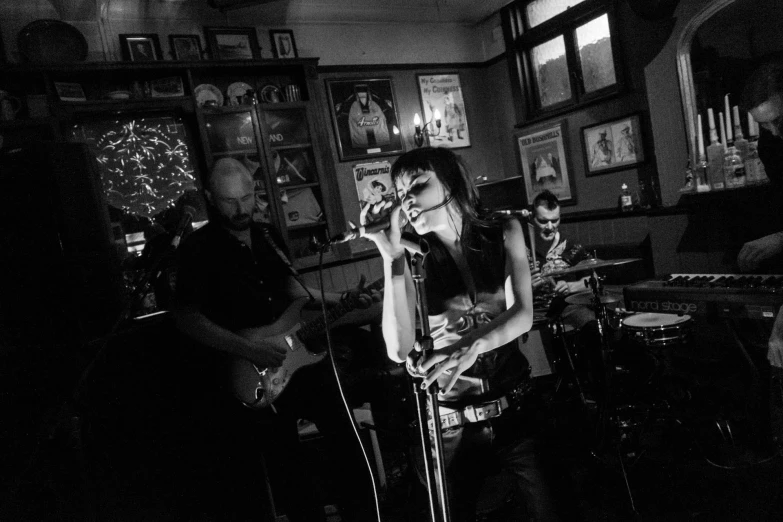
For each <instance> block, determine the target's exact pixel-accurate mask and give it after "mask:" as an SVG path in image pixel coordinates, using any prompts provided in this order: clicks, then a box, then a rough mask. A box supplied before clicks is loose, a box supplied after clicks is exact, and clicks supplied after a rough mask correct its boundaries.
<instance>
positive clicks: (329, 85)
mask: <svg viewBox="0 0 783 522" xmlns="http://www.w3.org/2000/svg"><path fill="white" fill-rule="evenodd" d="M326 90H327V95H328V98H329V110H330V113H331V115H332V122H333V123H334V134H335V141H336V145H337V152H338V154H339V157H340V161H351V160H355V159H360V158H372V157H375V156H390V155H393V154H400V153H402V152H404V149H403V144H402V136H401V135H400V132H399V126H398V125H399V124H398V122H399V116H398V115H397V100H396V98H395V96H394V85H393V83H392V79H391V78H345V79H334V80H329V79H328V80H326Z"/></svg>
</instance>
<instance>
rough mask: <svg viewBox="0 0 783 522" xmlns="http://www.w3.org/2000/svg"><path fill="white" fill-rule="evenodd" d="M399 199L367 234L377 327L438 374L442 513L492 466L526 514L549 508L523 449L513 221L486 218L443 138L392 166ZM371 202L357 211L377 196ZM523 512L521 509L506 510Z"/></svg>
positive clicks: (522, 306)
mask: <svg viewBox="0 0 783 522" xmlns="http://www.w3.org/2000/svg"><path fill="white" fill-rule="evenodd" d="M392 181H393V182H394V184H395V187H396V189H397V194H398V196H399V200H400V202H401V205H400V206H399V207H396V208H395V209H394V210H393V211H392V214H391V223H392V225H391V227H390V228H389V230H387V231H383V232H378V233H375V234H369V235H368V237H369V238H370V239H372V240H373V241H374V242H375V243H376V245H377V246H378V249H379V250H380V253H381V255H382V257H383V260H384V267H385V268H384V270H385V277H386V284H385V292H384V305H383V335H384V339H385V341H386V347H387V351H388V355H389V357H390V358H391V359H393V360H395V361H397V362H403V361H407V367H408V371H409V372H411V373H412V374H414V375H416V376H422V377H424V380H423V384H422V386H423V387H427V386H430V385H431V384H432V383H433V382H436V381H437V383H438V386H439V388H440V393H439V397H438V399H439V404H440V412H439V413H440V417H441V426H443V432H442V434H443V453H444V455H443V457H444V461H445V463H446V466H445V467H446V478H447V484H448V489H449V497H450V499H451V500H450V505H451V515H452V519H453V520H455V521H462V520H465V521H467V520H473V519H474V517H475V511H476V501H477V497H478V493H479V491H480V489H481V487H480V486H481V484H482V481H483V479H484V478H485V477H486V476H487V474H488V473H493V474H494V473H496V471H497V469H498V468H500V469H502V470H503V471H505V472H507V473H508V474H510V476H513V477H514V478H515V479H516V480H515V484H516V487H517V490H518V493H519V495H517V498H522V499H524V501H525V502H524V504H525V505H526V508H527V511H528V516H529V517H530V518H532V519H533V520H536V521H542V520H556V519H557V518H556V516H555V512H554V509H553V507H552V504H551V501H550V497H549V492H548V489H547V487H546V486H545V484H544V479H543V476H542V473H541V471H540V468H539V467H538V462H537V459H536V454H535V452H534V442H533V433H534V431H535V429H534V428H535V418H534V416H533V413H534V411H533V410H534V409H533V408H532V407H531V403H532V401H531V395H532V394H531V388H532V386H531V382H530V367H529V365H528V362H527V360H526V359H525V357H524V355H522V353H521V352H520V351H519V349H518V346H517V343H516V339H517V338H518V337H519V336H521V335H522V334H523V333H525V332H527V331H528V330H530V328H531V326H532V323H533V304H532V290H531V283H530V268H529V265H528V260H527V256H526V249H525V239H524V234H523V227H522V225H521V224H520V223H519V221H518V220H517V219H516V218H510V219H502V220H500V219H492V218H491V217H490V216H488V215H487V214H486V212H485V211H484V210H483V209H482V208H481V206H480V202H479V199H478V191H477V189H476V187H475V186H474V185H473V183H472V182H471V181H470V177H469V176H468V173H467V172H466V170H465V168H464V166H463V164H462V162H461V161H460V159H459V158H458V157H457V156H456V155H455V154H454V153H453V152H451V151H450V150H448V149H444V148H427V147H425V148H419V149H416V150H413V151H411V152H408V153H406V154H404V155H403V156H401V157H400V158H399V159H398V160H397V161H396V162H395V163H394V166H393V167H392ZM388 206H389V204H388V203H385V204H380V205H376V206H375V207H374V208H373V210H370V211H365V212H364V213H363V216H362V220H363V222H364V223H363V224H367V223H368V222H371V218H372V216H373V214H372V212H373V211H375V212H378V211H380V210H381V208H384V207H385V208H388ZM400 213H403V214H404V218H405V219H406V221H407V223H408V226H406V231H410V230H411V229H412V231H413V232H414V238H413V239H414V241H413V242H414V243H415V242H416V241H422V240H424V241H426V243H427V244H428V246H429V254H428V255H427V256H426V257H425V261H424V269H425V273H426V280H425V290H426V299H427V305H428V308H429V318H428V319H429V324H430V328H431V335H432V338H433V340H434V347H435V350H434V355H432V356H431V357H429V358H428V359H423V358H418V357H416V356H417V354H418V352H415V351H414V350H413V348H414V344H415V337H416V334H415V324H416V323H415V316H414V314H415V289H414V284H413V279H412V277H411V272H410V267H409V266H408V262H407V259H406V253H405V247H404V246H403V245H404V244H405V243H406V240H405V239H402V231H401V228H400V219H401V216H400ZM513 519H514V520H522V519H523V518H521V516H520V518H516V517H515V518H513Z"/></svg>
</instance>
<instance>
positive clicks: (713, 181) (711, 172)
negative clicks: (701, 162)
mask: <svg viewBox="0 0 783 522" xmlns="http://www.w3.org/2000/svg"><path fill="white" fill-rule="evenodd" d="M707 119H708V120H709V125H710V144H709V145H707V179H708V180H709V181H710V185H712V188H713V190H720V189H723V188H725V184H724V183H723V144H722V143H721V142H719V141H718V131H717V129H716V128H715V114H714V113H713V112H712V109H711V108H710V109H707Z"/></svg>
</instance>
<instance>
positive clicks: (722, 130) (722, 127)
mask: <svg viewBox="0 0 783 522" xmlns="http://www.w3.org/2000/svg"><path fill="white" fill-rule="evenodd" d="M718 124H719V125H720V144H721V145H723V150H726V121H725V120H724V119H723V113H722V112H719V113H718Z"/></svg>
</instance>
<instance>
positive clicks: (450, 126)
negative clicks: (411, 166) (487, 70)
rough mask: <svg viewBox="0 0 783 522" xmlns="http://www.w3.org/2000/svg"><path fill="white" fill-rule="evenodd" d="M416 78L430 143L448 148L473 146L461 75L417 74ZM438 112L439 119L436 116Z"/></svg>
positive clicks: (433, 145)
mask: <svg viewBox="0 0 783 522" xmlns="http://www.w3.org/2000/svg"><path fill="white" fill-rule="evenodd" d="M416 81H417V83H418V84H419V98H420V99H421V107H422V114H424V123H423V125H424V126H425V127H426V130H427V132H428V133H429V138H430V146H432V147H446V148H449V149H459V148H462V147H470V133H469V132H468V117H467V114H466V113H465V99H464V97H463V96H462V86H461V84H460V81H459V74H457V73H451V74H417V75H416ZM436 111H437V113H436ZM437 115H440V119H438V118H436V117H435V116H437ZM422 130H424V128H422Z"/></svg>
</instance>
